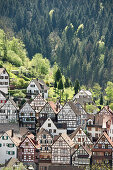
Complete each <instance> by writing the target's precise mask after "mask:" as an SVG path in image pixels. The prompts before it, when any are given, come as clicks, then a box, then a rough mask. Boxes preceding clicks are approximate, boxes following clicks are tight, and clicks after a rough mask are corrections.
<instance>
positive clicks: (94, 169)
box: [90, 162, 111, 170]
mask: <svg viewBox="0 0 113 170" xmlns="http://www.w3.org/2000/svg"><path fill="white" fill-rule="evenodd" d="M90 170H111V167H110V165H109V163H106V164H105V163H104V162H102V163H96V164H93V165H91V167H90Z"/></svg>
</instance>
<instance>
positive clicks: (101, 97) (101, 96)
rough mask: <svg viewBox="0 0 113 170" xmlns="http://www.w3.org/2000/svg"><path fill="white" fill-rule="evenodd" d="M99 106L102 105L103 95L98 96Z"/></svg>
mask: <svg viewBox="0 0 113 170" xmlns="http://www.w3.org/2000/svg"><path fill="white" fill-rule="evenodd" d="M100 105H103V95H102V94H101V95H100Z"/></svg>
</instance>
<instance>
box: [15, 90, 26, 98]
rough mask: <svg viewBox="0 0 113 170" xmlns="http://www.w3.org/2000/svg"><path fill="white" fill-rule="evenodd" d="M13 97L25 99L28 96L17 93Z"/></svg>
mask: <svg viewBox="0 0 113 170" xmlns="http://www.w3.org/2000/svg"><path fill="white" fill-rule="evenodd" d="M13 96H14V97H17V98H25V97H26V95H25V94H24V93H23V92H22V91H19V92H17V93H15V94H14V95H13Z"/></svg>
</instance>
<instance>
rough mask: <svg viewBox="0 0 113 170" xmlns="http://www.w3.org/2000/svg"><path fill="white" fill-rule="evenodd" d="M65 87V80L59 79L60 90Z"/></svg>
mask: <svg viewBox="0 0 113 170" xmlns="http://www.w3.org/2000/svg"><path fill="white" fill-rule="evenodd" d="M63 88H64V85H63V82H62V78H61V79H60V80H59V83H58V89H59V90H63Z"/></svg>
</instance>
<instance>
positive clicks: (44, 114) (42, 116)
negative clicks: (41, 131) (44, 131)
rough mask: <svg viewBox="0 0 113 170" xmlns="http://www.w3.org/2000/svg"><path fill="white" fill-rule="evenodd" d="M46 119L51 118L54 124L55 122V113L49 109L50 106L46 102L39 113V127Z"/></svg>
mask: <svg viewBox="0 0 113 170" xmlns="http://www.w3.org/2000/svg"><path fill="white" fill-rule="evenodd" d="M47 118H51V120H53V121H54V122H55V121H56V112H55V111H54V110H53V108H52V107H51V104H50V103H49V102H47V103H46V104H45V105H44V107H43V108H42V110H41V111H40V113H39V120H38V121H39V126H40V127H41V126H42V125H43V123H44V122H45V121H46V120H47Z"/></svg>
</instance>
